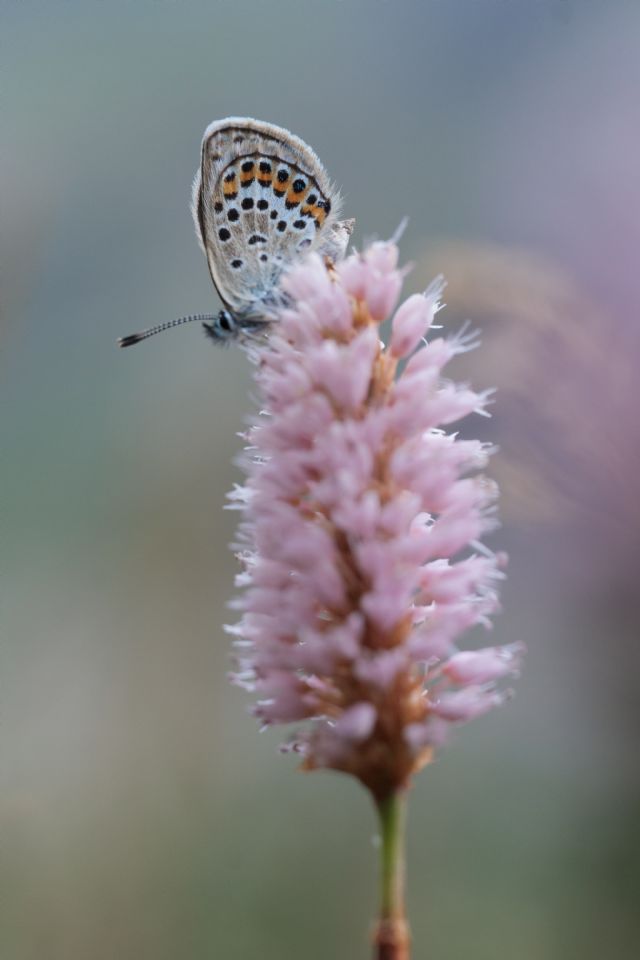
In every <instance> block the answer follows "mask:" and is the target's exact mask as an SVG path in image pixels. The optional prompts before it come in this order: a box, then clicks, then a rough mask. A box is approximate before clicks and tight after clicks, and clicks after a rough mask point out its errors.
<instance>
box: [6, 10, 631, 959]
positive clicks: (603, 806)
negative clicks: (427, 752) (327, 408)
mask: <svg viewBox="0 0 640 960" xmlns="http://www.w3.org/2000/svg"><path fill="white" fill-rule="evenodd" d="M0 19H1V23H0V83H1V90H2V94H1V97H0V113H1V122H0V198H1V199H0V202H1V231H0V345H1V350H0V365H1V376H0V410H1V411H2V413H1V419H2V426H1V430H2V436H1V441H0V442H1V449H2V481H3V508H4V509H3V514H4V516H3V538H4V544H5V546H4V549H5V559H4V564H3V578H2V580H3V586H4V599H3V605H2V606H3V612H2V620H3V628H2V633H3V644H2V659H1V663H2V667H1V669H2V695H1V701H2V733H1V734H0V737H1V752H0V757H1V760H0V777H1V792H0V796H1V801H0V809H1V813H0V832H1V834H2V838H3V842H2V846H3V857H2V867H1V868H0V870H1V871H2V883H1V886H2V897H1V898H0V911H1V915H2V918H1V922H0V930H1V932H0V955H1V956H2V958H3V960H45V958H46V960H86V958H89V957H90V958H92V960H114V958H118V960H133V958H136V960H141V958H153V960H169V958H172V960H173V958H176V957H181V958H182V957H184V958H190V960H195V958H198V960H201V958H205V957H207V958H210V957H216V958H218V957H224V958H226V960H246V958H250V957H260V958H261V960H271V958H273V960H275V958H278V960H281V958H288V957H291V958H293V957H304V958H305V960H321V958H322V960H325V958H327V957H331V958H336V960H339V958H349V960H356V958H365V957H368V953H369V950H368V946H367V931H368V929H369V924H370V920H371V917H372V916H373V912H374V903H375V899H376V896H377V876H376V870H377V864H376V851H375V848H374V844H373V837H374V833H375V828H376V825H375V821H374V817H373V813H372V810H371V809H370V808H369V803H368V799H367V797H366V796H365V794H364V793H363V792H362V791H361V790H360V788H359V787H357V785H356V784H355V783H354V782H351V781H350V780H348V779H346V778H340V777H338V776H335V775H330V774H324V773H318V774H313V775H301V774H300V773H297V772H296V770H295V760H294V759H293V758H290V757H286V758H285V757H281V756H279V754H278V752H277V745H278V743H279V740H280V736H279V734H278V733H275V734H271V733H267V734H262V735H260V734H259V733H258V729H257V725H256V724H255V722H254V721H253V719H252V718H250V717H249V716H248V714H247V712H246V707H247V705H248V702H249V701H248V698H247V697H245V696H244V695H243V694H242V693H241V692H239V691H237V690H235V689H233V688H231V687H229V685H228V683H227V681H226V677H225V674H226V672H227V670H228V665H229V661H228V655H229V640H228V638H227V637H226V636H225V635H224V634H223V632H222V624H223V623H224V622H225V621H227V620H229V619H230V618H232V614H231V613H230V612H229V611H228V610H227V608H226V604H227V602H228V600H229V599H230V597H231V596H232V594H233V576H234V572H235V564H234V561H233V558H232V557H231V554H230V552H229V551H228V549H227V543H228V542H229V541H230V539H231V538H232V535H233V529H234V523H235V519H236V515H235V514H230V513H228V512H226V511H225V510H224V497H225V492H226V491H227V490H228V489H229V488H230V487H231V486H232V484H233V483H234V481H236V480H238V479H239V475H238V472H237V470H236V468H235V467H234V465H233V460H234V456H235V455H236V454H237V452H238V451H239V449H240V444H241V441H240V440H239V438H238V436H237V434H238V431H240V430H241V429H242V427H243V424H244V422H245V418H246V417H247V415H248V413H249V412H250V411H251V409H252V401H251V397H250V390H251V387H250V370H249V367H248V364H247V361H246V359H245V357H244V356H243V355H242V353H241V352H240V351H238V350H234V349H230V350H228V351H226V352H222V351H216V350H215V349H214V348H213V347H212V346H211V345H209V344H208V343H206V342H205V341H204V339H203V337H202V335H201V333H200V331H199V329H198V328H197V327H196V326H195V325H194V326H192V327H188V328H185V329H184V330H181V331H175V332H173V333H167V334H166V335H164V336H163V337H160V338H158V339H156V340H153V341H151V342H150V343H148V344H146V345H145V346H141V347H138V348H136V349H135V350H131V351H126V352H121V351H119V350H118V349H117V348H116V345H115V340H116V337H117V336H119V335H121V334H124V333H129V332H131V331H133V330H138V329H141V328H143V327H146V326H149V325H151V324H155V323H158V322H161V321H164V320H169V319H172V318H173V317H176V316H179V315H182V314H185V313H191V312H199V311H208V310H216V309H217V308H218V305H217V300H216V296H215V293H214V291H213V289H212V287H211V284H210V281H209V278H208V272H207V269H206V266H205V263H204V260H203V257H202V255H201V253H200V252H199V250H198V247H197V245H196V241H195V238H194V231H193V227H192V224H191V220H190V215H189V211H188V201H189V194H190V184H191V179H192V177H193V174H194V172H195V168H196V164H197V161H198V150H199V144H200V139H201V136H202V131H203V130H204V128H205V126H206V125H207V124H208V123H209V122H210V121H211V120H213V119H217V118H221V117H224V116H227V115H249V116H255V117H258V118H262V119H266V120H270V121H272V122H274V123H277V124H280V125H283V126H286V127H288V128H289V129H291V130H292V131H294V132H295V133H297V134H298V135H300V136H301V137H303V138H304V139H305V140H307V141H308V142H309V143H310V144H311V145H312V146H313V147H314V148H315V149H316V150H317V151H318V153H319V155H320V156H321V158H322V159H323V161H324V163H325V164H326V166H327V168H328V170H329V172H330V174H331V176H332V177H333V178H335V180H336V181H337V182H338V184H339V185H340V186H341V187H342V190H343V193H344V196H345V201H346V203H345V210H346V213H347V214H348V215H350V216H355V217H356V218H357V229H356V234H355V236H354V242H355V244H356V246H359V245H360V246H361V245H362V243H363V242H364V241H365V239H367V238H369V237H371V236H373V235H378V236H381V237H388V236H390V235H391V233H392V232H393V231H394V230H395V228H396V226H397V225H398V223H399V221H400V220H401V218H402V217H403V216H404V215H405V214H408V215H409V216H410V222H409V227H408V229H407V231H406V233H405V235H404V237H403V239H402V256H403V258H404V259H405V260H406V261H409V260H411V261H413V263H414V265H415V266H414V269H413V271H412V273H411V275H410V276H409V278H408V280H407V285H406V290H407V291H415V290H419V289H423V288H424V287H426V285H427V283H428V282H429V280H430V279H431V278H432V277H433V276H434V275H435V274H437V273H439V272H443V273H445V274H446V276H447V278H448V281H449V286H448V288H447V293H446V299H447V301H448V304H449V306H448V308H447V310H446V311H445V312H444V313H442V314H441V318H442V321H443V323H444V324H445V327H446V329H448V330H450V331H454V330H456V329H457V328H458V327H459V326H460V325H461V324H462V322H463V321H464V320H465V319H466V318H467V317H469V318H471V319H472V320H473V322H474V324H475V325H476V326H479V327H480V328H481V329H482V332H483V345H482V347H481V349H480V350H478V351H477V352H475V353H473V354H471V355H469V356H466V357H464V358H463V359H464V363H462V362H460V363H459V366H458V369H457V371H454V373H456V374H457V375H458V376H460V377H462V378H465V379H466V378H468V379H469V380H471V381H472V382H473V383H474V385H476V386H478V387H487V386H497V387H498V393H497V397H496V403H495V405H494V408H493V411H494V416H493V418H492V419H491V420H489V421H484V420H482V421H479V420H476V421H473V422H470V423H469V424H467V425H465V428H464V429H465V430H466V431H467V433H469V434H470V435H481V436H482V437H483V438H485V439H489V440H491V441H493V442H495V443H497V444H499V446H500V449H501V452H500V454H499V456H498V457H496V459H495V461H494V463H493V467H492V473H493V475H494V476H496V477H497V478H498V479H499V480H500V482H501V485H502V488H503V501H502V519H503V526H502V529H501V530H500V531H498V532H497V533H496V534H494V535H493V536H492V538H491V540H490V545H491V546H493V547H494V548H496V549H497V548H500V549H507V550H508V551H509V553H510V557H511V562H510V571H509V579H508V581H507V582H506V585H505V588H504V592H503V603H504V612H503V614H502V615H501V616H500V617H499V618H498V619H497V622H496V626H495V630H494V634H493V635H494V637H495V640H496V642H501V643H502V642H508V641H513V640H524V641H526V643H527V645H528V648H529V654H528V658H527V662H526V667H525V671H524V674H523V676H522V678H521V680H520V681H519V682H518V684H517V696H516V699H515V700H514V701H513V702H512V703H510V704H509V705H508V706H506V707H505V708H504V709H503V710H500V711H497V712H495V713H494V714H492V715H491V716H488V717H486V718H484V719H483V720H481V721H478V722H477V723H476V724H473V725H472V726H470V727H468V728H466V729H463V730H461V731H460V732H459V733H458V734H457V735H456V736H455V738H454V742H453V743H452V744H451V746H450V747H449V748H447V749H446V750H445V751H443V753H442V754H441V757H440V759H439V761H438V762H437V763H436V764H435V765H434V766H433V767H431V768H429V769H427V770H426V771H425V772H424V773H423V774H422V775H421V777H420V778H419V779H418V780H417V782H416V784H415V788H414V791H413V796H412V803H411V813H410V854H409V871H410V898H409V899H410V903H409V906H410V912H411V921H412V926H413V932H414V940H415V957H416V958H418V957H420V958H422V957H425V958H427V957H428V958H433V960H458V958H460V957H462V956H465V955H468V952H469V951H471V950H472V951H473V956H474V958H475V960H500V958H505V960H506V958H512V957H518V960H570V958H574V957H575V958H580V960H601V958H602V957H603V956H615V957H616V958H617V960H627V958H632V957H636V956H637V955H638V953H637V951H638V942H639V935H640V929H639V928H640V920H639V916H638V909H637V902H638V892H639V888H640V883H639V881H640V831H639V829H638V814H639V812H640V775H639V774H640V771H639V769H638V762H637V757H638V732H639V727H640V722H639V721H640V717H639V712H640V709H639V704H638V692H637V691H638V680H637V678H638V671H639V667H640V663H639V645H638V632H639V631H638V625H639V623H640V591H639V590H638V585H637V576H638V574H637V571H638V564H639V561H640V546H639V543H640V541H639V534H640V516H639V506H638V503H639V497H638V476H639V473H640V436H639V428H638V412H637V411H638V397H637V393H636V392H635V391H634V389H633V388H634V385H635V381H636V379H637V373H636V371H637V368H638V363H639V361H640V344H639V332H638V319H637V316H638V306H639V304H640V270H638V267H637V257H638V249H640V215H639V214H640V179H639V178H638V170H639V169H640V132H639V128H638V86H639V84H640V60H639V58H638V42H639V38H640V6H638V4H636V3H634V2H633V0H618V2H615V0H614V2H611V3H606V4H605V3H604V2H602V0H594V2H590V0H580V2H578V0H514V2H507V0H451V2H448V3H446V2H444V0H393V2H391V0H389V2H384V0H343V2H339V0H326V2H324V3H319V2H315V3H309V2H306V0H206V2H205V0H202V2H196V0H184V2H179V0H137V2H135V3H134V2H132V0H110V2H108V3H107V2H99V0H47V2H44V0H43V2H30V0H20V2H18V0H1V2H0ZM480 639H481V638H480V637H473V636H472V637H470V638H469V642H470V643H477V642H479V640H480Z"/></svg>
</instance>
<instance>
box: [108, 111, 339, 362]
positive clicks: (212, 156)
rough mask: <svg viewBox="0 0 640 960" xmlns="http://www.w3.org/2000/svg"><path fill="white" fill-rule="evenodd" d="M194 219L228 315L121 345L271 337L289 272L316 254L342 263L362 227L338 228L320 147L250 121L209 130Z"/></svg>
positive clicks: (144, 334) (335, 198)
mask: <svg viewBox="0 0 640 960" xmlns="http://www.w3.org/2000/svg"><path fill="white" fill-rule="evenodd" d="M191 210H192V214H193V220H194V224H195V228H196V234H197V237H198V241H199V243H200V246H201V248H202V250H203V252H204V254H205V256H206V258H207V263H208V265H209V272H210V274H211V279H212V281H213V284H214V287H215V288H216V290H217V292H218V295H219V297H220V299H221V300H222V302H223V304H224V309H222V310H220V312H219V313H217V314H193V315H190V316H187V317H180V318H179V319H177V320H170V321H168V322H167V323H162V324H159V325H158V326H155V327H151V328H150V329H148V330H143V331H141V332H140V333H134V334H130V335H129V336H126V337H121V338H120V340H119V341H118V343H119V345H120V346H121V347H128V346H131V344H134V343H139V342H140V341H141V340H146V339H147V338H148V337H151V336H153V335H154V334H156V333H160V332H161V331H162V330H168V329H169V328H171V327H176V326H179V325H180V324H183V323H190V322H191V321H194V320H196V321H200V322H201V323H202V325H203V327H204V330H205V333H206V334H207V335H208V336H209V337H210V338H211V339H212V340H214V341H216V342H217V343H224V342H227V341H229V340H231V339H234V338H235V339H241V340H242V339H244V338H246V337H251V336H256V335H259V334H260V333H262V332H265V331H266V330H267V329H268V326H269V324H270V323H271V322H272V320H273V319H274V316H275V311H276V309H277V307H278V306H279V305H281V304H282V303H283V302H284V301H283V295H282V294H281V293H280V291H279V289H278V285H279V281H280V279H281V277H282V274H283V272H284V271H285V270H286V269H287V268H288V267H289V266H290V265H291V264H293V263H295V262H296V261H297V260H299V259H300V258H301V257H302V256H304V254H305V253H308V252H310V251H317V252H318V253H320V254H321V255H322V256H324V257H327V258H329V259H330V260H332V261H334V262H335V261H336V260H339V259H340V258H341V257H343V256H344V254H345V251H346V248H347V244H348V242H349V237H350V235H351V232H352V230H353V225H354V222H355V221H353V220H339V219H338V214H339V211H340V196H339V194H338V192H337V190H336V188H335V186H334V185H333V184H332V183H331V181H330V180H329V178H328V176H327V173H326V171H325V169H324V167H323V165H322V163H321V162H320V160H319V159H318V157H317V156H316V154H315V153H314V151H313V150H312V149H311V147H309V146H308V145H307V144H306V143H305V142H304V141H303V140H301V139H300V138H299V137H296V136H294V135H293V134H292V133H289V131H288V130H285V129H284V128H283V127H276V126H274V125H273V124H271V123H265V122H263V121H261V120H252V119H250V118H248V117H227V119H225V120H216V121H215V122H214V123H212V124H210V125H209V126H208V127H207V129H206V130H205V132H204V137H203V139H202V147H201V155H200V166H199V169H198V171H197V173H196V176H195V180H194V182H193V192H192V203H191Z"/></svg>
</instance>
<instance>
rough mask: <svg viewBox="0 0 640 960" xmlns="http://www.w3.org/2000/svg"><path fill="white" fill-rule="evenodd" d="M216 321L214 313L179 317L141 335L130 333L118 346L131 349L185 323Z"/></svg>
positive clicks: (119, 341) (151, 328)
mask: <svg viewBox="0 0 640 960" xmlns="http://www.w3.org/2000/svg"><path fill="white" fill-rule="evenodd" d="M215 319H216V317H215V314H212V313H193V314H190V316H188V317H179V318H178V319H177V320H168V321H167V322H166V323H159V324H158V326H157V327H149V329H148V330H141V331H140V333H130V334H129V336H128V337H119V338H118V346H119V347H130V346H132V345H133V344H134V343H140V341H141V340H146V339H147V338H148V337H153V336H155V334H156V333H162V331H163V330H170V329H171V328H172V327H179V326H181V325H182V324H183V323H192V322H193V321H194V320H199V321H200V322H201V323H206V322H209V323H210V322H211V321H213V320H215Z"/></svg>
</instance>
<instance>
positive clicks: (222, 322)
mask: <svg viewBox="0 0 640 960" xmlns="http://www.w3.org/2000/svg"><path fill="white" fill-rule="evenodd" d="M218 326H219V327H220V329H221V330H223V331H224V333H231V331H232V330H233V320H232V318H231V314H230V313H228V312H227V311H226V310H221V311H220V313H219V314H218Z"/></svg>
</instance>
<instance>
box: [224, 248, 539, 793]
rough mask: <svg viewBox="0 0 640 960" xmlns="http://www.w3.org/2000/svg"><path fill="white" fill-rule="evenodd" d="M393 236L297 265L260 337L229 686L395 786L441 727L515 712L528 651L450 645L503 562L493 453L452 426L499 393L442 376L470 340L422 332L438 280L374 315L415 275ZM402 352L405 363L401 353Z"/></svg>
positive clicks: (483, 605)
mask: <svg viewBox="0 0 640 960" xmlns="http://www.w3.org/2000/svg"><path fill="white" fill-rule="evenodd" d="M402 275H403V274H402V271H401V270H400V269H399V268H398V251H397V248H396V246H395V244H393V243H376V244H373V245H371V246H370V247H368V248H367V249H365V250H364V252H363V253H362V254H359V255H356V256H350V257H348V258H347V259H345V260H343V261H342V262H340V263H338V264H330V263H329V264H328V263H327V262H325V261H324V260H323V259H321V258H320V257H318V256H311V257H309V258H308V259H307V260H305V261H302V262H300V263H297V264H295V265H293V266H292V267H291V269H290V270H289V271H288V272H287V274H286V277H285V278H284V280H283V283H282V285H283V288H284V290H285V293H286V307H284V308H282V309H281V311H280V313H279V314H278V317H277V318H276V319H275V320H274V321H273V323H272V325H271V327H270V333H269V335H268V337H267V338H265V341H264V342H261V343H260V344H259V345H256V344H255V343H254V344H253V345H252V346H251V349H250V352H249V355H250V358H251V359H252V360H253V362H254V366H255V372H254V378H255V384H256V388H257V393H258V396H259V402H260V404H261V407H262V410H261V414H260V416H258V417H256V418H255V419H254V422H253V423H252V425H251V428H250V430H249V433H248V438H247V439H248V446H247V449H246V451H245V455H244V457H243V460H242V463H241V466H242V469H243V471H244V473H245V477H246V480H245V484H244V486H243V487H239V488H236V489H235V490H234V491H233V493H232V494H231V497H230V499H231V502H232V505H233V507H234V508H236V509H239V510H241V512H242V522H241V526H240V530H239V534H238V546H237V547H236V550H237V551H239V552H238V556H239V559H240V560H241V562H242V566H243V572H242V573H241V574H240V575H239V577H238V579H237V584H238V587H239V588H240V590H241V595H240V597H239V599H238V600H237V601H236V603H235V604H234V606H235V607H236V609H238V610H239V611H240V613H241V620H240V622H239V623H237V624H234V625H233V626H232V627H230V628H229V632H230V633H231V634H232V636H233V638H234V650H235V654H236V658H237V659H236V671H235V673H234V675H233V680H234V682H235V683H236V684H237V685H238V686H241V687H243V688H245V689H247V690H249V691H250V692H252V693H253V694H254V696H255V697H256V698H257V699H258V702H257V703H256V704H255V706H254V708H253V712H254V713H255V714H256V715H257V716H258V717H259V718H260V720H261V721H262V723H263V724H276V723H279V724H290V723H296V724H299V725H300V729H297V730H296V732H295V739H294V741H293V743H294V746H293V747H292V748H291V749H294V750H295V752H297V753H299V754H300V755H301V756H302V757H303V758H304V759H303V765H304V767H305V768H306V769H308V770H311V769H316V768H320V767H324V768H331V769H334V770H340V771H342V772H345V773H349V774H351V775H353V776H354V777H357V778H358V779H359V780H360V781H361V782H362V783H363V784H364V785H365V786H366V787H367V788H368V789H369V790H370V791H371V792H372V793H373V795H374V797H375V798H376V799H380V798H383V797H385V796H388V795H389V792H390V791H391V792H393V791H397V790H402V789H403V788H404V787H406V786H407V785H408V784H409V783H410V781H411V778H412V777H413V775H414V774H415V773H416V771H417V770H418V769H420V768H421V767H422V766H424V764H425V763H426V762H427V761H428V758H430V756H431V753H432V752H433V751H434V750H436V749H439V747H440V746H441V745H442V744H443V743H444V741H445V740H446V734H447V731H448V729H449V728H450V727H451V726H452V725H454V724H458V723H462V722H464V721H466V720H470V719H473V718H474V717H477V716H480V715H481V714H483V713H485V712H486V711H487V710H489V709H491V707H493V706H496V705H498V704H499V703H502V702H503V701H504V699H505V695H504V693H502V692H500V691H499V690H498V689H496V684H498V683H499V682H500V681H501V680H503V679H504V678H506V677H507V676H509V675H513V674H515V673H516V672H517V670H518V668H519V665H520V662H521V659H522V655H523V647H522V645H521V644H519V643H515V644H511V645H508V646H505V647H496V646H494V647H489V648H487V649H485V650H477V651H475V652H467V651H461V650H458V649H457V648H456V646H454V644H456V643H458V641H459V638H460V635H461V634H462V633H463V632H464V631H465V630H467V629H469V628H471V627H473V626H476V625H478V624H480V625H483V626H485V627H486V626H490V619H489V618H490V617H491V616H492V615H493V614H494V613H495V612H496V611H497V609H498V597H497V589H496V588H497V586H498V585H499V581H500V579H501V578H502V577H503V575H504V574H503V573H502V567H503V565H504V562H503V558H502V556H501V555H497V556H496V555H494V554H492V553H491V552H490V551H488V550H486V548H484V547H483V546H482V544H481V543H480V538H481V537H482V536H483V534H485V533H486V532H487V531H488V530H490V529H491V528H492V527H493V526H495V519H494V516H493V510H494V502H495V498H496V492H497V488H496V486H495V484H493V483H492V482H491V481H488V480H486V479H485V478H483V477H482V476H479V475H478V471H479V470H482V469H483V468H484V467H485V465H486V463H487V460H488V458H489V455H490V453H491V452H492V451H491V449H490V448H489V447H488V446H487V445H486V444H483V443H480V442H478V441H474V440H461V439H459V438H458V436H457V435H456V434H446V433H445V432H444V429H443V427H444V425H445V424H447V423H450V422H453V421H454V420H457V419H459V418H460V417H463V416H465V415H466V414H468V413H471V412H473V411H475V410H481V409H482V406H483V404H484V403H485V402H486V400H487V394H483V393H477V392H476V391H474V390H472V389H471V388H469V387H465V386H458V385H456V384H454V383H451V382H449V381H447V380H444V379H443V369H444V367H445V366H446V364H447V363H448V362H449V360H451V359H452V358H453V356H455V354H456V352H459V351H460V350H461V349H463V348H464V349H466V347H467V346H469V345H470V343H471V341H469V340H468V339H466V338H465V335H464V333H463V334H462V335H461V336H460V337H458V339H457V340H456V339H455V338H453V339H447V338H444V337H436V338H434V339H431V340H427V342H425V337H428V334H429V328H430V327H431V324H432V320H433V316H434V313H435V311H436V309H437V300H438V297H439V296H440V293H441V291H442V284H441V283H440V281H438V282H437V283H434V284H433V285H432V286H431V287H430V288H429V289H428V291H427V293H426V294H420V295H416V296H412V297H409V299H408V300H407V301H406V302H405V303H404V304H403V305H402V306H400V307H399V309H398V310H397V312H396V314H395V317H394V318H393V323H392V332H391V338H390V343H389V345H388V346H386V347H385V345H384V343H383V342H382V341H381V330H380V327H381V324H382V323H383V322H384V321H386V320H387V319H388V318H389V315H390V313H391V312H392V311H393V309H394V307H395V303H396V300H397V298H398V295H399V292H400V286H401V283H402ZM403 358H407V361H406V364H404V365H403V364H399V361H400V360H402V359H403Z"/></svg>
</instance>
